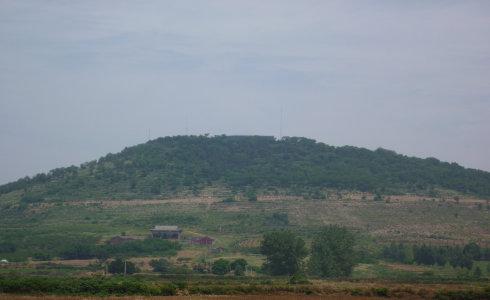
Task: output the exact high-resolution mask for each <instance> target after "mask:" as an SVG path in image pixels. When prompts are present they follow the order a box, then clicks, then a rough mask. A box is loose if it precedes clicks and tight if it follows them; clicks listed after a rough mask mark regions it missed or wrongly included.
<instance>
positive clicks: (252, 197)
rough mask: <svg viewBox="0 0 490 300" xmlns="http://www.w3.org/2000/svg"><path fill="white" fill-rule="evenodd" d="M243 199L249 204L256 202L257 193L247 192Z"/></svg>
mask: <svg viewBox="0 0 490 300" xmlns="http://www.w3.org/2000/svg"><path fill="white" fill-rule="evenodd" d="M245 197H247V199H248V201H250V202H256V201H257V193H256V192H255V191H254V190H250V189H249V190H248V191H247V193H246V194H245Z"/></svg>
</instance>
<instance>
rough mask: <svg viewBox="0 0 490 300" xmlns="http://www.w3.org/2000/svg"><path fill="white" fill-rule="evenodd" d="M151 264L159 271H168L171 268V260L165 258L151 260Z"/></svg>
mask: <svg viewBox="0 0 490 300" xmlns="http://www.w3.org/2000/svg"><path fill="white" fill-rule="evenodd" d="M150 266H151V267H152V268H153V271H155V272H159V273H167V272H168V271H169V270H170V262H169V261H168V260H166V259H164V258H160V259H153V260H151V261H150Z"/></svg>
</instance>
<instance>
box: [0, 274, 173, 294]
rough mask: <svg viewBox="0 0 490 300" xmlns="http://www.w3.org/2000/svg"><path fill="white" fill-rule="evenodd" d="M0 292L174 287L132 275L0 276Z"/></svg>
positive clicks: (160, 289)
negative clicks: (108, 276)
mask: <svg viewBox="0 0 490 300" xmlns="http://www.w3.org/2000/svg"><path fill="white" fill-rule="evenodd" d="M0 293H10V294H12V293H17V294H57V295H148V296H158V295H160V296H170V295H175V294H176V288H175V286H173V285H171V284H163V283H159V284H155V283H153V282H147V281H143V280H140V279H136V278H132V277H110V278H107V277H80V278H78V277H63V278H60V277H18V276H8V277H2V276H0Z"/></svg>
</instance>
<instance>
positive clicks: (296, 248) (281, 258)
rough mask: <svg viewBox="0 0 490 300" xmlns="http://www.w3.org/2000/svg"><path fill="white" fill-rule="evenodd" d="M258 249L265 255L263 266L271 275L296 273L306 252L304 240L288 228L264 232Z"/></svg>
mask: <svg viewBox="0 0 490 300" xmlns="http://www.w3.org/2000/svg"><path fill="white" fill-rule="evenodd" d="M260 251H261V253H262V254H263V255H265V256H266V262H265V263H264V266H263V268H264V270H265V271H267V272H269V273H270V274H272V275H292V274H296V273H298V272H299V271H300V270H301V268H302V263H303V259H304V258H305V257H306V255H307V254H308V251H307V249H306V246H305V241H304V240H303V239H302V238H300V237H298V236H296V234H294V233H293V232H291V231H288V230H284V231H274V232H271V233H267V234H265V235H264V239H263V241H262V244H261V247H260Z"/></svg>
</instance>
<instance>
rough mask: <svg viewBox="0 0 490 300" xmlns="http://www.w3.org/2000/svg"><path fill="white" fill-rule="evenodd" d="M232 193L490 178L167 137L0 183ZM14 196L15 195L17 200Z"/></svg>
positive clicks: (227, 139)
mask: <svg viewBox="0 0 490 300" xmlns="http://www.w3.org/2000/svg"><path fill="white" fill-rule="evenodd" d="M215 185H217V186H227V187H230V188H232V189H236V190H245V189H265V188H284V189H289V190H301V189H322V188H338V189H349V190H359V191H370V192H379V193H404V192H427V193H432V192H434V189H437V188H442V189H449V190H454V191H457V192H460V193H466V194H474V195H478V196H484V197H488V196H490V173H489V172H485V171H480V170H475V169H466V168H463V167H461V166H459V165H458V164H456V163H451V164H450V163H445V162H441V161H439V160H437V159H435V158H427V159H420V158H415V157H407V156H404V155H400V154H397V153H395V152H394V151H390V150H385V149H378V150H376V151H371V150H367V149H364V148H357V147H351V146H344V147H333V146H328V145H326V144H323V143H319V142H316V141H315V140H312V139H307V138H301V137H287V138H282V139H276V138H274V137H271V136H224V135H221V136H211V137H210V136H174V137H164V138H157V139H154V140H151V141H149V142H147V143H144V144H140V145H136V146H133V147H129V148H125V149H124V150H123V151H121V152H119V153H117V154H107V155H106V156H104V157H102V158H100V159H98V160H96V161H95V160H94V161H91V162H87V163H84V164H82V165H81V166H79V167H76V166H71V167H67V168H59V169H54V170H52V171H50V172H48V173H47V174H38V175H36V176H34V177H32V178H29V177H26V178H22V179H19V180H17V181H15V182H12V183H8V184H5V185H2V186H0V195H2V194H3V195H5V194H8V193H12V195H13V194H16V195H19V197H24V199H27V200H26V201H30V202H36V201H43V200H45V199H62V200H69V199H98V198H100V199H103V198H112V197H155V196H158V195H162V194H163V195H168V194H172V193H176V192H178V191H182V190H188V191H194V192H196V193H197V192H198V191H199V190H200V189H202V188H204V187H207V186H215ZM21 195H22V196H21Z"/></svg>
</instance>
